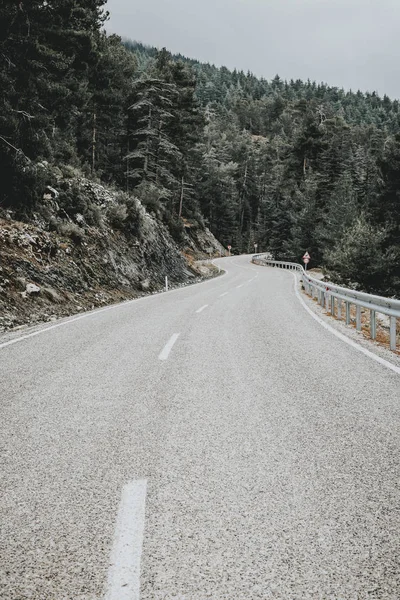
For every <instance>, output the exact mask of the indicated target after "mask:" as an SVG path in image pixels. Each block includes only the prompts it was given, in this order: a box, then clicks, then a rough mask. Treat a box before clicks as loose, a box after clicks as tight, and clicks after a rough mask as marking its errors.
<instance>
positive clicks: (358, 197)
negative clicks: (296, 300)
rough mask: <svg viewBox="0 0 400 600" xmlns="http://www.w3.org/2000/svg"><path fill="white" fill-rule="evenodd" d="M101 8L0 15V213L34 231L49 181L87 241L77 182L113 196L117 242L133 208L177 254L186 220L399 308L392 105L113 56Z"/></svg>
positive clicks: (397, 136) (156, 54) (134, 217)
mask: <svg viewBox="0 0 400 600" xmlns="http://www.w3.org/2000/svg"><path fill="white" fill-rule="evenodd" d="M104 4H105V1H104V0H89V1H83V0H52V1H49V2H42V1H39V0H32V1H31V2H14V3H3V5H2V6H1V7H0V103H1V106H2V111H1V113H0V177H1V187H0V207H1V208H8V207H11V208H13V209H14V210H15V211H16V212H17V214H18V215H19V216H21V217H26V218H28V216H29V213H32V211H35V212H36V213H37V214H41V215H45V214H46V206H45V199H44V192H45V190H46V186H47V185H53V186H55V184H54V182H53V181H52V177H53V176H52V175H51V173H55V166H56V165H57V166H58V167H59V168H60V169H61V172H62V174H63V176H64V183H63V184H62V185H58V184H57V186H55V187H57V189H59V191H60V196H59V198H58V199H57V202H58V204H59V206H60V209H61V210H62V211H64V212H65V213H66V214H67V215H68V216H69V217H70V218H71V220H73V221H74V222H77V221H78V220H79V219H83V221H81V222H82V224H83V225H84V226H94V227H101V226H102V215H101V210H100V208H99V206H98V203H96V201H95V199H90V198H88V196H87V193H86V191H85V190H84V189H81V188H80V186H79V185H77V184H75V183H74V180H75V179H76V174H77V172H78V173H79V172H84V173H86V174H87V175H88V176H91V177H93V178H94V179H95V180H97V181H99V180H102V181H104V182H112V183H113V184H115V185H116V186H118V187H119V188H120V190H121V193H122V190H124V193H123V195H121V198H120V201H119V204H118V205H113V206H111V207H109V209H108V212H107V219H108V221H109V222H110V223H111V225H112V226H113V227H114V228H115V229H118V230H121V231H123V232H124V233H125V234H126V235H128V236H129V235H132V236H136V237H139V236H140V233H141V229H142V228H141V218H142V217H141V212H140V210H139V207H138V203H137V200H136V199H134V198H132V197H131V195H134V196H136V197H137V198H139V199H140V200H141V201H142V202H143V204H144V205H145V206H146V208H147V209H148V210H149V211H151V212H152V213H154V214H155V215H156V217H157V218H159V219H160V220H162V221H163V222H164V223H166V224H167V226H168V227H169V229H170V231H171V233H172V235H173V236H174V238H175V239H176V240H177V241H178V242H179V243H180V242H181V241H182V240H183V236H184V228H183V221H182V219H185V218H186V219H190V220H191V222H193V220H196V221H197V222H198V223H201V224H202V225H203V224H206V225H208V226H209V227H210V229H211V231H212V232H213V233H214V234H215V235H216V236H217V237H218V238H219V239H220V240H221V242H222V243H224V244H225V245H228V244H230V245H232V246H233V251H234V252H235V253H238V252H249V251H251V250H252V249H253V247H254V244H258V249H259V250H260V251H270V252H271V253H272V254H273V255H274V256H275V257H277V258H290V259H292V260H300V259H301V256H302V254H303V253H304V251H305V250H308V251H309V252H310V254H311V257H312V261H313V262H312V263H311V266H313V265H315V266H316V265H321V266H327V267H328V268H329V269H330V270H331V272H334V273H335V274H336V275H337V277H338V278H339V277H341V278H342V279H343V280H345V281H348V282H355V283H357V284H358V285H359V286H360V287H364V288H365V289H374V290H376V291H382V292H389V290H390V292H391V293H399V292H400V270H399V269H400V267H399V266H398V265H399V264H400V261H399V260H398V249H399V245H400V191H399V190H400V113H399V103H398V101H396V100H395V101H391V100H390V99H389V98H387V97H386V96H385V97H384V98H380V97H379V96H378V95H377V94H376V93H367V94H362V93H361V92H357V93H352V92H345V91H344V90H341V89H338V88H332V87H329V86H327V85H325V84H316V83H315V82H311V81H306V82H302V81H300V80H297V81H289V82H287V81H283V80H281V79H280V78H279V76H276V77H275V78H274V79H273V80H272V81H266V80H264V79H258V78H256V77H255V76H254V75H252V74H251V73H244V72H242V71H236V70H234V71H229V70H228V69H226V68H225V67H222V68H216V67H214V66H212V65H209V64H201V63H199V62H197V61H194V60H189V59H186V58H185V57H183V56H180V55H179V56H172V55H171V54H170V53H169V52H168V51H167V50H165V49H163V50H161V51H158V50H156V49H154V48H147V47H145V46H143V45H141V44H135V43H134V42H126V43H125V44H121V40H120V38H118V37H117V36H114V35H112V36H107V35H106V34H105V32H104V31H103V30H102V27H103V24H104V21H105V20H106V17H107V15H106V13H104V11H103V7H104ZM45 161H47V162H48V163H49V165H50V167H49V168H43V165H44V164H45ZM40 164H41V165H42V166H40ZM360 215H362V216H360ZM74 235H75V234H74ZM79 235H80V234H79V233H77V234H76V237H77V239H78V238H79ZM368 248H372V250H373V251H372V250H371V251H369V250H368ZM356 275H357V276H356Z"/></svg>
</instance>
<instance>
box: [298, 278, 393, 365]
mask: <svg viewBox="0 0 400 600" xmlns="http://www.w3.org/2000/svg"><path fill="white" fill-rule="evenodd" d="M293 277H294V291H295V294H296V296H297V298H298V299H299V300H300V302H301V304H302V305H303V307H304V308H305V309H306V311H307V312H308V313H309V314H310V315H311V316H312V318H313V319H315V320H316V321H317V322H318V323H319V324H320V325H322V327H324V328H325V329H327V330H328V331H330V333H333V335H335V336H336V337H337V338H339V339H340V340H342V341H343V342H346V344H348V345H349V346H352V347H353V348H355V349H356V350H358V351H359V352H362V353H363V354H365V355H366V356H368V357H369V358H372V359H373V360H375V361H376V362H378V363H380V364H381V365H383V366H384V367H387V368H388V369H391V370H392V371H394V372H395V373H397V374H398V375H400V367H397V366H396V365H393V364H392V363H391V362H389V361H388V360H385V359H384V358H382V357H380V356H377V355H376V354H374V353H373V352H371V351H370V350H367V348H364V346H360V344H357V342H355V341H354V340H352V339H350V338H348V337H347V336H345V335H343V333H340V331H337V330H336V329H334V328H333V327H331V326H330V325H329V324H328V323H325V321H324V320H323V319H321V317H319V316H318V315H316V314H315V313H314V312H313V311H312V310H311V308H310V307H309V306H307V304H306V303H305V302H304V300H303V298H302V297H301V295H300V292H299V289H298V286H297V281H298V280H297V277H296V275H295V274H294V273H293Z"/></svg>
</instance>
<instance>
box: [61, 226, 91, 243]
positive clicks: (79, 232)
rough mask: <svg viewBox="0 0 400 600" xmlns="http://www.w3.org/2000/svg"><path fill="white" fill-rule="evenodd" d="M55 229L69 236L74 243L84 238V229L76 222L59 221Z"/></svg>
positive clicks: (80, 241)
mask: <svg viewBox="0 0 400 600" xmlns="http://www.w3.org/2000/svg"><path fill="white" fill-rule="evenodd" d="M57 229H58V232H59V233H60V234H61V235H65V236H66V237H69V238H71V240H72V241H73V242H75V244H81V243H82V242H83V240H84V239H85V231H84V230H83V229H82V228H81V227H79V225H76V223H59V224H58V226H57Z"/></svg>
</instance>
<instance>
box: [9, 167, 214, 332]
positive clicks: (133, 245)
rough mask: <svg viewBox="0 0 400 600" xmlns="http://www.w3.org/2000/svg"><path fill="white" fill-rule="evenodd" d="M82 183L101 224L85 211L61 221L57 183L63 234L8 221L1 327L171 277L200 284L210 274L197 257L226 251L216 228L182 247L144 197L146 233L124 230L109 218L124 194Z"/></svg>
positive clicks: (125, 294)
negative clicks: (87, 219)
mask: <svg viewBox="0 0 400 600" xmlns="http://www.w3.org/2000/svg"><path fill="white" fill-rule="evenodd" d="M80 183H81V187H82V190H83V192H84V194H85V195H87V196H90V199H91V201H92V202H94V203H95V204H96V205H97V206H98V207H99V209H100V223H99V225H98V226H96V227H94V226H88V225H87V224H86V223H85V219H84V217H82V215H81V217H82V218H79V217H78V215H75V217H78V218H75V221H72V219H71V218H69V217H68V215H66V214H65V216H64V220H63V221H60V213H61V212H62V209H60V207H59V206H58V204H57V203H55V202H54V199H55V198H57V201H58V199H59V196H58V191H57V190H56V189H54V188H52V189H51V190H50V188H47V190H46V192H47V193H49V195H50V193H51V195H52V201H51V202H52V204H51V207H52V211H53V213H52V214H53V215H54V214H55V215H56V218H57V219H58V221H57V222H58V224H59V225H60V223H61V225H60V226H59V227H58V231H50V226H49V222H47V223H46V222H44V221H43V220H42V219H41V218H38V219H37V220H36V224H35V225H33V224H30V223H22V222H19V221H15V220H13V219H12V218H10V215H9V214H7V215H4V216H5V217H6V218H4V219H1V218H0V331H2V330H5V329H8V328H11V327H15V326H18V325H22V324H25V323H35V322H37V321H43V320H44V321H50V320H54V319H55V318H56V317H58V316H64V315H69V314H73V313H75V312H79V311H81V310H90V309H92V308H95V307H97V306H101V305H104V304H107V303H112V302H118V301H122V300H124V299H129V298H133V297H135V296H139V295H143V293H151V292H154V291H157V290H161V289H162V288H163V286H164V281H165V276H166V275H167V276H168V279H169V282H170V284H171V285H172V286H174V285H178V284H183V283H184V284H186V283H190V282H194V281H196V280H197V279H198V278H199V277H203V276H204V274H203V273H201V272H200V271H199V269H198V268H197V267H196V264H195V260H196V258H204V257H206V256H207V253H208V251H209V250H210V251H211V248H212V253H214V255H215V256H216V255H219V252H220V250H223V249H222V248H221V247H220V246H219V244H218V242H217V240H215V238H214V237H213V236H212V235H211V234H210V232H207V231H202V232H200V231H197V232H196V235H193V236H192V235H191V232H190V231H189V232H188V234H187V236H186V239H185V242H184V246H185V247H184V249H183V250H184V251H182V249H180V248H178V246H177V244H176V243H175V242H174V240H173V239H172V237H171V235H170V233H169V231H168V230H167V228H166V227H165V226H164V225H163V224H162V223H161V222H160V221H158V220H156V219H155V218H153V217H152V216H151V215H150V214H148V213H147V212H146V210H145V209H144V207H143V206H142V205H141V204H140V202H139V201H138V200H135V203H136V205H135V210H136V211H137V213H138V215H139V218H140V230H139V232H138V234H137V235H131V234H127V233H126V232H123V231H119V230H116V229H115V228H113V227H112V226H111V224H110V223H109V222H108V220H107V216H106V215H107V210H109V207H110V206H111V205H113V204H115V205H117V199H116V196H117V192H113V191H110V190H108V189H106V188H105V187H103V186H101V185H99V184H94V183H92V182H90V181H88V180H85V179H83V178H82V179H81V180H80ZM11 217H12V215H11ZM51 218H55V217H53V216H52V217H51ZM61 218H62V217H61Z"/></svg>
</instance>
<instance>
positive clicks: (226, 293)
mask: <svg viewBox="0 0 400 600" xmlns="http://www.w3.org/2000/svg"><path fill="white" fill-rule="evenodd" d="M228 294H229V292H224V293H223V294H220V295H219V297H220V298H223V297H224V296H227V295H228Z"/></svg>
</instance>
